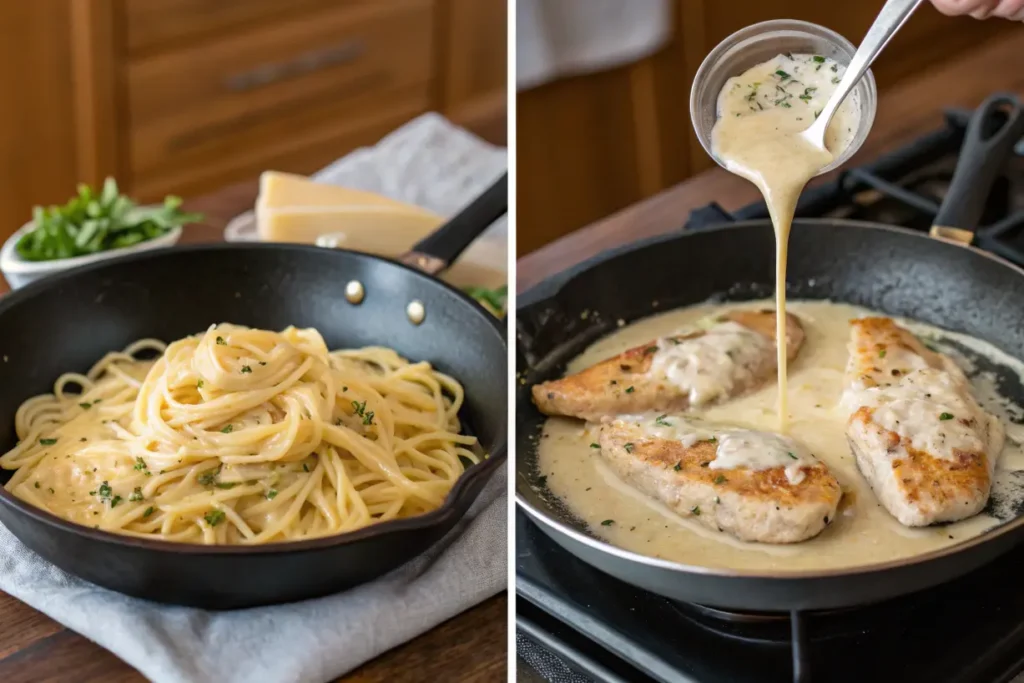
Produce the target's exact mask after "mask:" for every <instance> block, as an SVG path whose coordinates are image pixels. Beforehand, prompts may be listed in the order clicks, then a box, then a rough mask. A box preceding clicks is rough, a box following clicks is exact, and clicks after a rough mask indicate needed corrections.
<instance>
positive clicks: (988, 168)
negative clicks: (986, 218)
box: [931, 93, 1024, 244]
mask: <svg viewBox="0 0 1024 683" xmlns="http://www.w3.org/2000/svg"><path fill="white" fill-rule="evenodd" d="M1021 135H1024V109H1022V108H1021V103H1020V100H1019V99H1018V98H1017V96H1016V95H1013V94H1010V93H999V94H996V95H993V96H991V97H989V98H988V99H987V100H985V101H984V102H983V103H982V104H981V106H980V107H978V109H977V110H976V111H975V112H974V114H973V115H972V116H971V120H970V121H969V122H968V124H967V130H966V132H965V133H964V142H963V144H962V145H961V147H960V159H959V161H958V162H957V165H956V170H955V171H953V180H952V181H951V182H950V186H949V192H948V193H947V194H946V198H945V199H944V200H943V202H942V206H941V207H939V213H938V215H936V216H935V222H934V223H933V224H932V229H931V235H932V237H938V238H940V239H945V240H948V241H952V242H957V243H959V244H970V243H971V241H972V240H973V239H974V231H975V230H976V229H977V227H978V221H979V220H981V215H982V213H983V212H984V210H985V204H986V203H987V202H988V196H989V194H990V193H991V191H992V185H993V183H995V180H996V177H997V176H998V175H999V171H1000V169H1002V167H1003V164H1005V163H1006V160H1007V158H1009V155H1010V153H1011V152H1012V151H1013V148H1014V145H1016V144H1017V142H1018V141H1019V140H1020V138H1021Z"/></svg>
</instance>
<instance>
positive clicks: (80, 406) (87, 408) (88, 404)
mask: <svg viewBox="0 0 1024 683" xmlns="http://www.w3.org/2000/svg"><path fill="white" fill-rule="evenodd" d="M78 407H79V408H81V409H82V410H89V408H92V404H91V403H79V404H78Z"/></svg>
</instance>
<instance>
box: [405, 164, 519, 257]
mask: <svg viewBox="0 0 1024 683" xmlns="http://www.w3.org/2000/svg"><path fill="white" fill-rule="evenodd" d="M507 211H508V173H507V172H506V173H503V174H502V175H501V177H500V178H498V180H496V181H495V182H494V184H493V185H491V186H490V187H489V188H487V191H486V192H484V193H483V194H482V195H480V196H479V197H477V198H476V199H474V200H473V202H472V203H471V204H469V205H468V206H466V207H465V208H464V209H462V210H461V211H459V213H458V214H456V215H455V217H454V218H452V219H451V220H449V221H448V222H447V223H445V224H444V225H442V226H441V227H440V228H438V229H437V230H435V231H434V232H432V233H431V234H429V235H427V236H426V237H424V238H423V239H422V240H420V241H419V242H417V243H416V244H414V245H413V246H412V249H410V250H409V252H408V253H406V254H404V255H402V256H401V257H399V259H398V260H399V261H401V262H402V263H404V264H406V265H408V266H412V267H413V268H416V269H417V270H420V271H422V272H424V273H427V274H428V275H437V274H438V273H440V272H441V271H443V270H445V269H446V268H447V267H448V266H450V265H451V264H452V263H454V262H455V259H457V258H458V257H459V255H460V254H462V252H463V251H465V250H466V247H468V246H469V245H470V244H472V243H473V240H475V239H476V238H477V237H479V236H480V234H481V233H482V232H483V231H484V230H486V229H487V228H489V227H490V226H491V224H492V223H494V221H496V220H498V219H499V218H501V217H502V216H504V215H505V213H506V212H507Z"/></svg>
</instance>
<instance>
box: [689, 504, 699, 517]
mask: <svg viewBox="0 0 1024 683" xmlns="http://www.w3.org/2000/svg"><path fill="white" fill-rule="evenodd" d="M690 512H692V513H693V516H694V517H700V506H699V505H694V506H693V507H692V508H690Z"/></svg>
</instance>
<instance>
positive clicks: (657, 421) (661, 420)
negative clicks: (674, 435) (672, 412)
mask: <svg viewBox="0 0 1024 683" xmlns="http://www.w3.org/2000/svg"><path fill="white" fill-rule="evenodd" d="M666 417H668V415H659V416H658V417H656V418H655V419H654V424H656V425H661V426H662V427H671V426H672V423H671V422H669V421H668V420H666V419H665V418H666Z"/></svg>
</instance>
